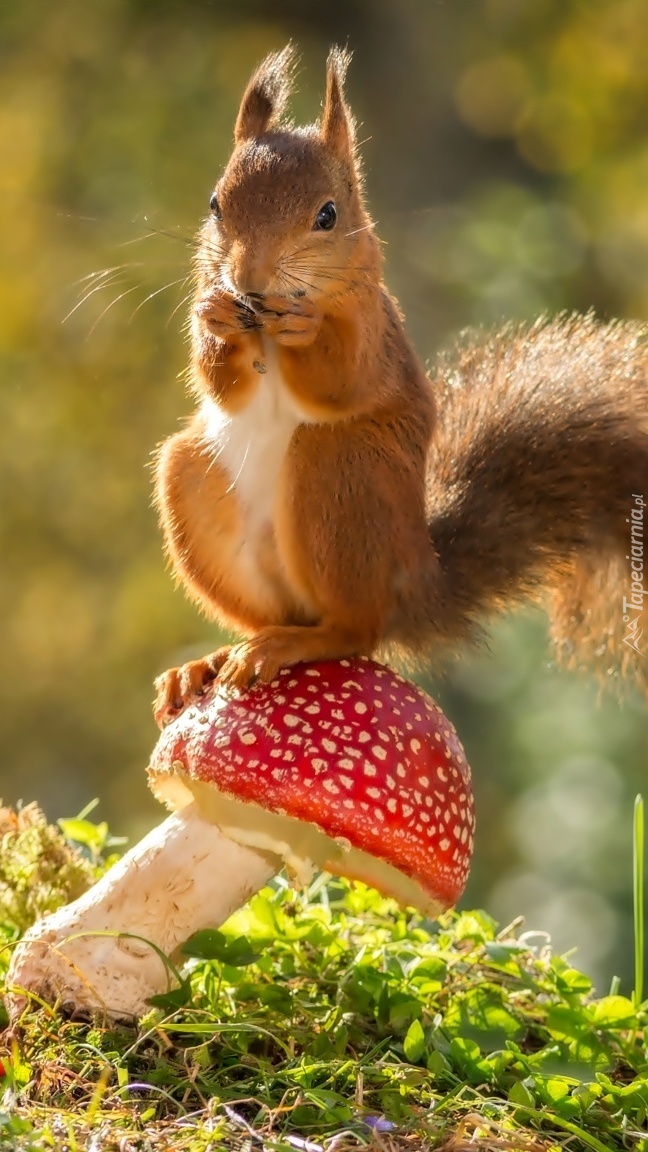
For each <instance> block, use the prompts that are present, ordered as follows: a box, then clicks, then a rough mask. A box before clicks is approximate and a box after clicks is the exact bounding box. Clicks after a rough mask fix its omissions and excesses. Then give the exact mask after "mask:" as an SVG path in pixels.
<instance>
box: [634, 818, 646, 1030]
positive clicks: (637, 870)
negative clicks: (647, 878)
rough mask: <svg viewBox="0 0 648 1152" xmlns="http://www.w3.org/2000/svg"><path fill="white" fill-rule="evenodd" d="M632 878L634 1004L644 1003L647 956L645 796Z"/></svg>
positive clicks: (636, 833) (636, 823) (637, 824)
mask: <svg viewBox="0 0 648 1152" xmlns="http://www.w3.org/2000/svg"><path fill="white" fill-rule="evenodd" d="M632 849H633V851H632V880H633V885H632V886H633V893H634V944H635V986H634V996H633V999H634V1005H635V1008H637V1009H638V1008H639V1006H640V1005H641V1004H643V975H644V957H645V935H644V927H645V925H644V866H645V865H644V861H645V856H644V802H643V796H641V795H639V796H637V797H636V799H635V806H634V828H633V837H632Z"/></svg>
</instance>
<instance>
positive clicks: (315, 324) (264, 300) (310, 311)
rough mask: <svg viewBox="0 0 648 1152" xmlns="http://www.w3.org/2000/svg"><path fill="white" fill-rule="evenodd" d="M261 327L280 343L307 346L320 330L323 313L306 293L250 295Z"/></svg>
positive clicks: (294, 346)
mask: <svg viewBox="0 0 648 1152" xmlns="http://www.w3.org/2000/svg"><path fill="white" fill-rule="evenodd" d="M250 300H251V303H252V308H253V309H254V313H255V316H256V318H257V321H258V322H259V324H260V326H261V330H262V331H263V332H265V333H266V334H267V335H268V336H272V337H273V339H275V340H276V341H277V343H278V344H285V345H289V346H292V347H293V348H296V347H302V348H303V347H306V346H307V345H308V344H312V343H313V341H314V340H315V338H316V336H317V333H318V332H319V328H320V324H321V322H322V316H321V313H320V312H319V310H318V309H317V308H316V307H315V305H314V304H313V302H312V301H311V300H309V299H308V298H307V297H306V296H299V297H291V296H251V297H250Z"/></svg>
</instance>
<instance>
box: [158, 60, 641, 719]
mask: <svg viewBox="0 0 648 1152" xmlns="http://www.w3.org/2000/svg"><path fill="white" fill-rule="evenodd" d="M290 63H291V56H290V53H289V52H288V51H287V50H286V51H284V53H280V54H276V55H273V56H271V57H269V58H268V59H267V60H266V61H264V63H263V64H262V65H261V67H260V68H259V69H258V71H257V72H256V73H255V75H254V76H253V78H252V80H251V81H250V84H249V85H248V88H247V89H246V92H245V94H244V97H243V101H242V105H241V109H240V111H239V115H238V119H237V125H236V132H235V141H236V143H235V148H234V152H233V154H232V157H231V158H230V161H229V163H228V165H227V167H226V169H225V172H224V174H223V176H222V178H221V180H220V181H219V183H218V186H217V190H216V193H217V197H218V206H219V211H220V216H221V219H220V220H215V219H213V218H211V219H208V220H207V221H206V223H205V225H204V227H203V229H202V231H201V234H200V238H199V248H198V256H197V261H196V281H197V290H196V300H195V306H194V311H193V316H192V358H191V386H192V389H193V391H194V393H195V395H196V397H197V399H198V400H199V401H201V402H202V406H201V407H200V408H199V409H198V411H197V413H196V415H195V416H194V418H193V419H192V421H191V422H190V423H189V425H188V427H187V428H186V429H185V430H184V431H182V432H180V433H178V434H177V435H176V436H173V437H171V439H170V440H168V441H167V442H166V443H165V444H164V445H163V446H162V449H161V451H160V453H159V457H158V465H157V500H158V506H159V510H160V519H161V522H162V527H163V530H164V534H165V538H166V542H167V548H168V551H169V555H170V558H171V561H172V564H173V567H174V570H175V572H176V574H177V576H178V577H179V579H180V580H181V581H182V582H183V583H184V585H185V587H186V589H187V591H188V593H189V595H191V596H192V598H193V599H195V600H196V601H197V603H198V604H199V605H200V606H201V607H202V608H203V609H204V610H205V611H206V612H207V613H208V614H209V615H213V616H215V617H216V618H218V619H220V620H222V621H225V622H227V623H228V624H230V625H232V626H234V627H236V628H238V629H239V630H240V631H242V632H243V633H244V634H245V635H246V636H247V639H246V640H245V641H243V642H242V643H241V644H239V645H237V646H235V647H234V648H232V649H221V650H220V651H219V652H216V653H212V654H211V655H210V656H208V657H205V658H204V659H203V660H201V661H193V662H191V663H190V664H188V665H185V666H184V667H183V668H181V669H171V670H170V671H169V672H167V673H165V674H164V676H162V677H160V678H159V680H158V681H157V688H158V699H157V703H156V716H157V718H158V720H159V721H160V722H165V721H166V720H167V719H168V718H169V717H171V716H172V715H174V714H175V712H177V710H178V709H179V708H180V707H182V706H183V704H184V703H186V702H187V700H188V699H189V698H191V696H192V695H194V694H195V693H196V692H200V691H201V690H202V688H203V686H204V684H205V683H207V682H208V681H209V680H210V679H212V678H213V677H214V676H215V675H219V676H220V677H221V678H222V680H223V681H224V682H225V683H227V684H230V685H235V686H242V685H245V684H247V683H249V682H250V680H251V679H253V678H254V677H255V676H259V677H261V678H262V679H271V678H272V677H273V676H274V675H275V674H276V672H277V670H278V668H279V667H280V666H282V665H286V664H293V663H296V662H299V661H302V660H308V659H321V658H325V657H340V656H344V655H349V654H354V653H372V652H374V651H376V649H377V648H379V647H381V646H384V645H392V646H397V647H399V648H400V649H401V651H404V652H405V653H407V654H412V655H414V656H416V655H417V654H420V653H426V654H429V653H433V652H434V651H435V649H436V648H439V650H443V649H448V648H449V649H450V650H452V651H454V650H455V649H456V646H457V644H459V643H460V642H461V641H463V640H465V639H468V638H470V636H471V635H474V634H475V631H476V629H477V628H478V625H479V622H480V621H481V620H482V619H483V618H484V616H486V615H487V614H489V613H491V612H492V611H494V610H495V609H502V608H506V607H507V606H509V605H510V604H511V603H512V602H513V601H515V600H517V599H519V598H521V597H522V596H526V595H529V594H531V595H538V594H540V593H544V592H548V593H550V594H551V595H553V597H554V613H553V619H554V627H555V632H556V637H557V639H558V640H559V642H560V643H562V645H563V647H564V646H565V645H566V644H567V643H568V640H567V637H570V638H571V642H572V643H574V644H576V645H577V646H579V645H583V647H584V646H585V645H586V644H587V646H588V648H589V649H592V648H597V649H599V650H600V649H601V646H603V648H604V649H605V651H606V652H609V653H611V652H612V650H613V649H614V648H616V649H619V648H620V647H621V644H620V636H619V632H620V629H621V628H622V627H623V624H622V620H621V616H622V598H623V595H624V591H626V590H627V587H626V586H627V584H628V583H629V579H630V577H629V573H628V570H627V568H626V567H624V563H627V562H625V561H624V557H625V555H626V552H627V550H628V543H629V530H628V525H627V523H626V518H627V517H628V516H629V514H630V513H629V509H630V507H631V506H632V494H633V493H642V494H644V495H645V494H646V493H647V492H648V373H647V365H648V348H647V345H646V336H645V333H644V331H643V330H642V329H641V328H640V327H639V326H636V325H630V324H627V325H608V326H605V325H598V324H597V323H596V322H595V321H594V320H593V319H591V318H580V319H579V318H571V319H569V318H559V319H558V320H555V321H553V322H542V323H538V324H536V325H534V326H532V327H530V328H512V327H509V328H506V329H504V330H503V331H502V332H500V333H498V334H496V335H495V336H492V337H488V336H486V337H474V338H472V339H470V340H467V341H466V342H465V343H464V344H463V345H462V347H461V348H460V349H459V351H458V352H457V353H456V354H455V355H454V356H453V357H451V358H448V359H446V360H444V361H443V362H442V363H441V364H440V366H439V368H438V370H437V371H436V372H435V373H434V374H433V376H432V381H430V379H428V377H427V376H426V374H425V372H424V370H423V367H422V365H421V363H420V361H419V360H418V358H417V356H416V354H415V352H414V351H413V349H412V346H411V344H410V342H409V340H408V337H407V335H406V333H405V331H404V328H403V322H402V318H401V316H400V313H399V311H398V307H397V305H396V303H395V301H394V300H393V298H392V297H391V296H390V295H389V293H388V292H387V289H386V288H385V286H384V284H383V282H382V279H381V260H380V250H379V246H378V241H377V239H376V237H375V235H374V231H373V225H372V222H371V219H370V217H369V215H368V213H367V210H366V208H365V205H364V199H363V192H362V181H361V177H360V171H359V166H358V162H357V158H356V156H355V152H354V134H353V120H352V117H351V114H350V112H349V109H348V107H347V105H346V102H345V100H344V95H343V87H342V85H343V79H344V71H345V68H346V63H347V57H346V55H345V54H344V53H341V52H339V51H338V50H334V51H333V52H332V53H331V56H330V57H329V62H328V68H327V87H326V98H325V104H324V109H323V114H322V119H321V124H320V125H315V126H312V127H309V128H297V129H288V128H285V127H282V125H281V120H280V117H281V113H282V110H283V104H284V101H285V97H286V94H287V91H288V86H289V69H290ZM329 200H333V201H334V202H335V204H336V207H337V223H336V226H335V228H334V229H333V230H331V231H321V230H320V231H314V230H313V222H314V220H315V217H316V215H317V213H318V211H319V209H320V208H321V207H322V205H323V204H324V203H326V202H328V201H329ZM268 356H271V357H273V358H274V359H273V361H272V362H273V363H275V360H276V364H275V369H276V371H278V373H279V378H280V380H281V381H282V382H283V383H282V385H281V389H280V391H281V395H282V397H283V398H284V399H286V398H287V400H286V403H289V404H290V405H294V406H295V407H296V408H297V409H298V410H299V412H300V413H301V416H300V421H299V422H298V423H297V424H296V426H295V428H294V431H292V434H290V436H289V440H288V442H287V444H286V449H285V453H284V455H283V457H282V460H281V467H280V469H279V472H278V476H277V480H276V493H275V494H274V496H273V503H272V509H271V512H270V513H269V514H268V517H267V520H264V521H263V523H262V524H261V525H260V526H259V525H258V524H254V523H253V520H254V517H253V511H254V510H250V508H249V507H248V506H247V505H246V503H245V499H244V490H243V482H242V481H241V478H240V475H237V474H234V475H232V474H231V469H230V471H228V468H227V466H226V461H225V458H224V457H223V455H222V454H223V452H224V451H225V449H227V450H229V449H228V446H227V444H225V445H224V446H222V445H221V446H220V447H217V449H214V445H213V443H212V442H211V441H210V435H208V428H209V427H210V424H209V412H214V411H215V412H216V413H218V414H220V415H219V416H218V419H221V418H222V419H229V418H232V420H233V421H234V424H235V423H236V421H237V420H240V419H241V418H245V417H246V413H252V412H254V410H255V409H254V405H255V404H257V403H259V402H260V400H263V397H264V395H266V394H267V395H268V396H269V395H270V393H268V392H267V389H268V388H270V387H271V385H270V384H269V383H268V381H267V380H266V379H265V378H264V371H265V368H266V360H267V358H268ZM269 379H270V377H268V380H269ZM273 386H274V385H273ZM264 388H265V389H266V393H264V392H263V390H264ZM273 395H274V393H273ZM206 399H207V400H208V401H209V402H210V403H211V404H212V405H214V406H216V407H210V406H209V403H208V404H207V407H205V400H206ZM282 403H283V400H282ZM435 409H438V413H437V415H436V416H435ZM263 419H264V418H263V417H259V425H258V429H256V430H255V432H254V436H251V438H250V443H249V448H250V451H251V452H252V453H254V452H255V451H256V448H255V445H256V444H257V443H258V442H259V441H258V440H257V439H255V437H256V436H257V432H259V429H260V432H259V434H260V435H262V434H263ZM272 419H274V417H272ZM270 422H272V421H270ZM277 426H279V425H277ZM273 427H274V425H273ZM218 443H219V444H220V441H218ZM250 463H252V464H254V460H253V461H252V462H250V460H248V453H247V452H245V453H244V454H243V456H242V458H241V465H240V471H241V472H242V471H243V470H244V469H245V468H247V469H248V470H249V467H250ZM270 482H271V481H270V478H269V481H268V483H269V484H270ZM613 625H614V627H613ZM615 637H616V638H615ZM627 655H628V656H629V657H631V658H632V660H634V663H635V664H637V663H640V660H639V658H638V657H637V656H636V654H635V653H631V652H630V651H629V650H628V652H627ZM621 663H624V661H621ZM625 663H628V661H627V660H626V661H625Z"/></svg>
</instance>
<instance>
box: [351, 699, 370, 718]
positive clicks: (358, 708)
mask: <svg viewBox="0 0 648 1152" xmlns="http://www.w3.org/2000/svg"><path fill="white" fill-rule="evenodd" d="M353 711H354V712H357V713H358V716H364V714H365V712H366V711H367V705H366V704H365V702H364V700H356V702H355V704H354V705H353Z"/></svg>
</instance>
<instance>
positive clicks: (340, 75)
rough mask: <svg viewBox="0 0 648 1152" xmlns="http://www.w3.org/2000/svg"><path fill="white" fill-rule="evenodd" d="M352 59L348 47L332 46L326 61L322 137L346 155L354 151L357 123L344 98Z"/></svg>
mask: <svg viewBox="0 0 648 1152" xmlns="http://www.w3.org/2000/svg"><path fill="white" fill-rule="evenodd" d="M350 61H351V53H350V52H349V51H348V49H346V48H337V47H336V48H331V51H330V52H329V57H328V60H327V62H326V98H325V101H324V113H323V116H322V137H323V138H324V140H325V141H326V143H327V144H330V145H331V146H332V147H333V148H335V149H336V151H338V152H341V153H342V154H343V155H345V156H349V155H351V153H352V152H353V142H354V129H355V124H354V120H353V116H352V114H351V109H350V108H349V106H348V104H347V102H346V100H345V99H344V77H345V75H346V70H347V68H348V66H349V63H350Z"/></svg>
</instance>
